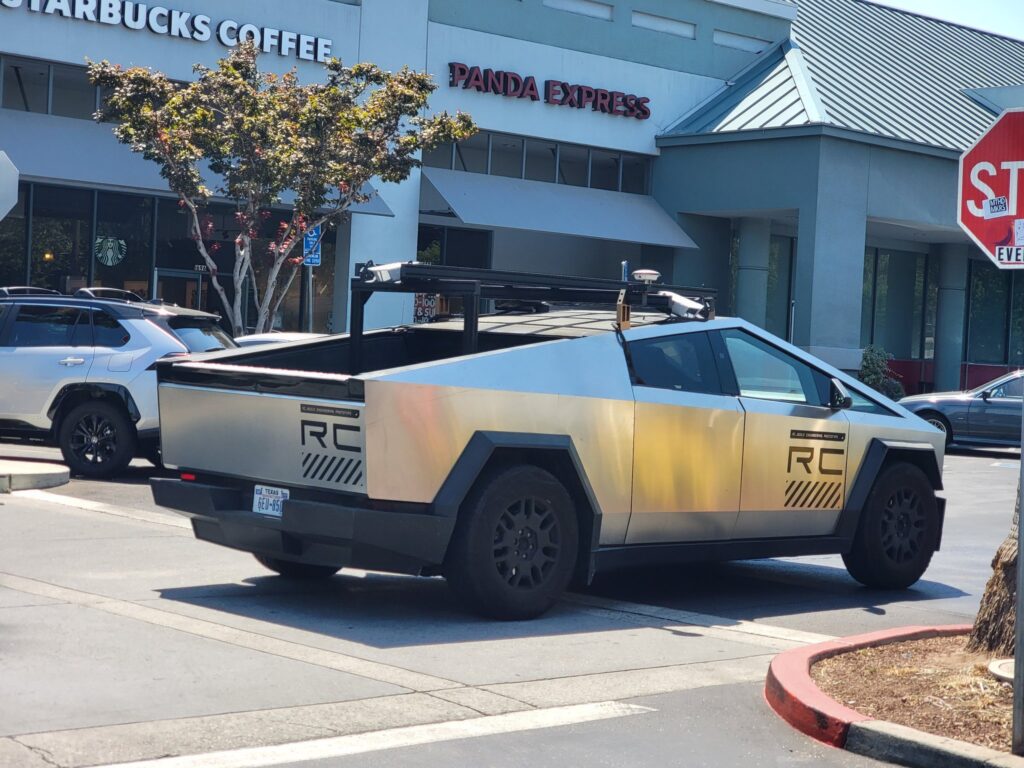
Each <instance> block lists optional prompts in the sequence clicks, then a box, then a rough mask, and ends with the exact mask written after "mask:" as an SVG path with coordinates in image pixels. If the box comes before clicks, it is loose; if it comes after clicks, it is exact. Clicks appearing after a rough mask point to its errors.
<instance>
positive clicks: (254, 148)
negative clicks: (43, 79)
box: [89, 43, 476, 333]
mask: <svg viewBox="0 0 1024 768" xmlns="http://www.w3.org/2000/svg"><path fill="white" fill-rule="evenodd" d="M258 57H259V52H258V50H257V48H256V47H255V46H254V45H253V44H252V43H243V44H241V45H239V46H238V47H236V48H234V49H233V50H232V51H231V52H230V53H229V55H228V56H227V57H226V58H224V59H222V60H221V61H220V62H219V63H218V66H217V68H216V69H208V68H206V67H203V66H198V65H197V66H196V67H195V72H196V75H197V78H196V80H195V81H194V82H191V83H187V84H181V83H176V82H173V81H171V80H170V79H169V78H168V77H167V76H166V75H164V74H163V73H161V72H154V71H152V70H149V69H144V68H141V67H133V68H130V69H123V68H121V67H120V66H116V65H113V64H110V63H109V62H106V61H103V62H100V63H90V64H89V77H90V79H91V80H92V82H93V83H94V84H96V85H99V86H100V87H101V88H103V89H104V90H105V91H106V93H107V98H106V99H105V101H104V104H103V106H102V108H101V109H100V111H99V112H97V113H96V119H97V120H101V121H109V122H113V123H115V127H114V134H115V135H116V136H117V138H118V140H119V141H120V142H121V143H123V144H126V145H128V146H129V147H131V149H132V151H134V152H138V153H140V154H141V155H142V156H143V157H145V158H146V159H147V160H151V161H153V162H155V163H156V164H157V165H158V166H159V167H160V175H161V176H162V177H163V178H164V179H165V180H166V181H167V184H168V186H169V187H170V189H171V190H172V191H173V192H175V193H177V194H178V196H179V198H180V199H181V201H182V205H183V206H185V207H187V208H188V209H189V211H190V213H191V218H192V229H193V238H194V239H195V240H196V244H197V248H198V250H199V252H200V254H201V255H202V256H203V258H204V259H205V260H206V263H207V266H208V267H209V268H210V271H211V275H212V276H213V280H214V285H215V288H216V289H217V291H218V294H219V295H220V297H221V301H222V303H223V304H224V307H225V310H226V311H227V312H228V313H229V315H230V316H231V319H232V323H233V324H234V325H235V331H236V333H237V332H240V331H241V327H240V325H241V309H242V307H241V300H242V298H241V297H242V295H243V294H244V291H242V290H241V288H242V284H243V283H244V281H245V280H246V279H247V278H251V281H252V283H253V285H254V286H256V288H257V291H256V303H257V305H258V307H259V318H258V321H257V328H256V330H257V332H260V331H263V330H266V329H267V327H268V326H269V323H270V322H271V321H272V318H273V314H274V313H275V312H276V311H277V308H278V306H279V305H280V302H281V300H282V299H283V297H284V294H285V293H286V292H287V289H288V286H289V285H290V284H291V280H292V279H293V278H294V276H295V273H296V272H297V271H298V269H297V267H298V266H299V265H300V264H301V263H302V249H301V246H300V247H299V248H298V249H297V250H296V245H297V244H301V242H302V235H303V234H304V233H305V232H306V231H307V230H308V229H310V228H312V227H315V226H317V225H321V224H323V225H333V224H336V223H337V222H338V221H339V220H340V218H341V217H342V216H343V215H345V212H346V211H347V210H348V208H349V207H350V206H351V205H353V204H355V203H360V202H364V201H366V200H367V199H368V195H367V194H366V193H365V192H364V191H363V190H364V189H365V188H366V185H367V183H368V182H369V181H370V180H371V179H373V178H378V179H381V180H383V181H386V182H400V181H403V180H405V179H406V178H408V176H409V174H410V173H411V171H412V170H413V169H414V168H416V167H417V166H419V164H420V161H419V160H418V159H417V158H418V155H419V153H420V152H421V151H423V150H429V149H432V148H433V147H435V146H437V145H439V144H442V143H444V142H448V141H458V140H461V139H464V138H466V137H468V136H471V135H472V134H473V133H475V132H476V127H475V126H474V124H473V121H472V120H471V119H470V117H469V116H468V115H466V114H463V113H461V112H460V113H457V114H456V115H454V116H451V115H448V114H447V113H440V114H437V115H433V116H430V117H425V116H424V115H423V114H422V113H423V112H424V111H425V110H426V109H427V101H428V97H429V96H430V94H431V93H433V91H434V90H435V89H436V88H437V86H436V85H435V83H434V82H433V80H432V79H431V77H430V75H428V74H426V73H422V72H413V71H412V70H410V69H409V68H408V67H403V68H402V69H401V70H399V71H398V72H386V71H384V70H382V69H380V68H379V67H377V66H375V65H373V64H366V63H364V64H356V65H355V66H352V67H345V66H343V65H342V63H341V62H340V61H338V60H337V59H333V60H331V61H330V62H328V63H327V64H326V65H325V82H322V83H312V84H307V85H302V84H300V83H299V81H298V78H297V76H296V73H295V71H294V70H292V71H290V72H288V73H286V74H284V75H280V76H279V75H273V74H266V73H261V72H260V71H259V68H258ZM202 164H205V165H206V166H208V167H209V169H210V171H212V173H213V174H215V175H216V177H217V182H216V184H215V186H214V188H213V189H210V188H207V187H206V186H205V185H204V183H203V178H202V174H201V171H200V166H201V165H202ZM212 196H218V197H222V198H226V199H228V200H231V201H233V202H234V203H235V205H236V208H237V213H236V218H237V220H238V223H239V226H240V229H241V234H240V235H239V237H238V239H237V240H236V241H235V260H234V266H233V274H232V280H233V282H234V285H235V289H236V290H235V295H236V300H235V304H234V306H233V307H229V306H228V302H227V299H226V294H225V293H224V291H223V289H222V286H221V284H220V281H219V279H218V275H217V271H216V264H215V263H214V262H213V259H212V258H211V256H210V253H209V251H208V249H207V248H206V245H205V243H204V225H203V222H202V216H201V210H202V208H203V206H204V205H205V203H206V202H207V200H208V199H209V198H210V197H212ZM285 196H288V197H289V198H290V199H289V202H290V204H291V205H292V207H293V212H292V216H291V219H290V220H289V221H287V222H285V223H284V224H282V226H281V229H280V231H279V233H278V236H277V237H276V239H275V242H274V243H272V245H271V247H270V248H269V249H268V250H267V254H266V255H265V256H261V255H254V253H253V249H252V245H251V243H252V240H253V239H254V238H255V237H257V235H258V232H259V225H260V222H261V220H262V219H264V218H266V217H267V216H268V215H269V209H270V208H271V206H274V205H278V204H280V203H281V202H282V200H283V198H284V197H285ZM255 258H261V259H265V260H268V263H266V264H264V265H262V266H263V267H264V268H263V269H260V270H259V271H260V273H261V275H265V281H263V283H262V284H257V280H256V270H255V269H254V266H253V259H255Z"/></svg>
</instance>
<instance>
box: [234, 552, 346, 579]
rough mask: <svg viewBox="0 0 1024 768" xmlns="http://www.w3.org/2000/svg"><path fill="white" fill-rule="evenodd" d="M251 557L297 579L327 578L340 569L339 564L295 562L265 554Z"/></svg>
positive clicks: (288, 577) (286, 576)
mask: <svg viewBox="0 0 1024 768" xmlns="http://www.w3.org/2000/svg"><path fill="white" fill-rule="evenodd" d="M253 557H255V558H256V559H257V560H258V561H259V563H260V565H262V566H263V567H265V568H269V569H270V570H272V571H273V572H274V573H276V574H278V575H279V576H284V577H285V578H286V579H296V580H298V581H319V580H321V579H329V578H331V576H333V575H334V574H336V573H337V572H338V571H340V570H341V567H340V566H333V565H310V564H309V563H296V562H294V561H292V560H279V559H278V558H276V557H268V556H267V555H253Z"/></svg>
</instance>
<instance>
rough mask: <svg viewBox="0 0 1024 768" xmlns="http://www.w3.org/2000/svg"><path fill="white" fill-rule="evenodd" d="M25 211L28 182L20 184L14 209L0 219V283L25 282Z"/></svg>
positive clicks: (15, 283)
mask: <svg viewBox="0 0 1024 768" xmlns="http://www.w3.org/2000/svg"><path fill="white" fill-rule="evenodd" d="M27 211H28V184H21V185H19V186H18V202H17V203H16V204H15V206H14V210H12V211H11V212H10V213H8V214H7V215H6V216H5V217H3V218H2V219H0V285H22V284H23V283H24V282H25V244H26V243H25V236H26V234H27V231H26V226H25V221H26V213H27Z"/></svg>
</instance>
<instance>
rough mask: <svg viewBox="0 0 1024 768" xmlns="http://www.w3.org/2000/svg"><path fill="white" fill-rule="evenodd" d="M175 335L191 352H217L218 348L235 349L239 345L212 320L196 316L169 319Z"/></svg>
mask: <svg viewBox="0 0 1024 768" xmlns="http://www.w3.org/2000/svg"><path fill="white" fill-rule="evenodd" d="M168 325H169V326H170V327H171V330H172V331H173V333H174V335H175V336H177V337H178V338H179V339H181V341H182V343H183V344H184V345H185V346H186V347H188V351H189V352H216V351H217V350H218V349H234V348H235V347H237V346H238V345H237V344H235V342H234V340H232V338H231V337H230V336H229V335H228V334H227V333H226V332H225V331H224V329H223V328H221V327H220V326H219V325H217V324H216V323H215V322H213V321H212V320H202V319H200V320H197V319H195V318H180V317H178V318H171V319H170V320H169V321H168Z"/></svg>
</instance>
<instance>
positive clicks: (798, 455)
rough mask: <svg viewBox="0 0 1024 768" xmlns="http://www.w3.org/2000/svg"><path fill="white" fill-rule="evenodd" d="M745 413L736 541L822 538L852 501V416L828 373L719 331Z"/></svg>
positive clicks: (753, 339)
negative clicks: (836, 401) (839, 404)
mask: <svg viewBox="0 0 1024 768" xmlns="http://www.w3.org/2000/svg"><path fill="white" fill-rule="evenodd" d="M719 334H720V336H719V338H720V339H721V343H722V345H723V346H724V348H725V350H726V352H727V355H728V360H729V363H730V364H731V369H732V374H733V376H734V377H735V382H727V383H726V386H727V387H728V386H731V385H735V387H736V391H737V392H738V393H739V403H740V405H741V406H742V407H743V410H744V412H745V414H746V416H745V424H744V435H743V477H742V484H741V490H740V505H739V508H740V512H739V517H738V518H737V521H736V527H735V529H734V531H733V537H734V538H737V539H747V538H758V539H761V538H773V537H793V536H823V535H827V534H829V533H832V532H833V531H834V530H835V527H836V523H837V522H838V519H839V513H840V512H841V511H842V509H843V505H844V503H845V500H846V463H847V442H848V440H849V431H850V422H849V419H848V418H847V417H846V414H845V413H844V412H843V411H834V410H832V409H831V408H829V407H828V391H829V383H830V379H829V377H827V376H826V375H825V374H824V373H822V372H821V371H818V370H817V369H816V368H813V367H812V366H810V365H808V364H807V363H805V362H803V361H802V360H800V359H798V358H796V357H794V356H792V355H790V354H789V353H787V352H785V351H783V350H781V349H778V348H776V347H774V346H772V345H771V344H769V343H768V342H767V341H765V340H763V339H760V338H758V337H757V336H755V335H753V334H751V333H748V332H747V331H744V330H741V329H727V330H723V331H720V332H719Z"/></svg>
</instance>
